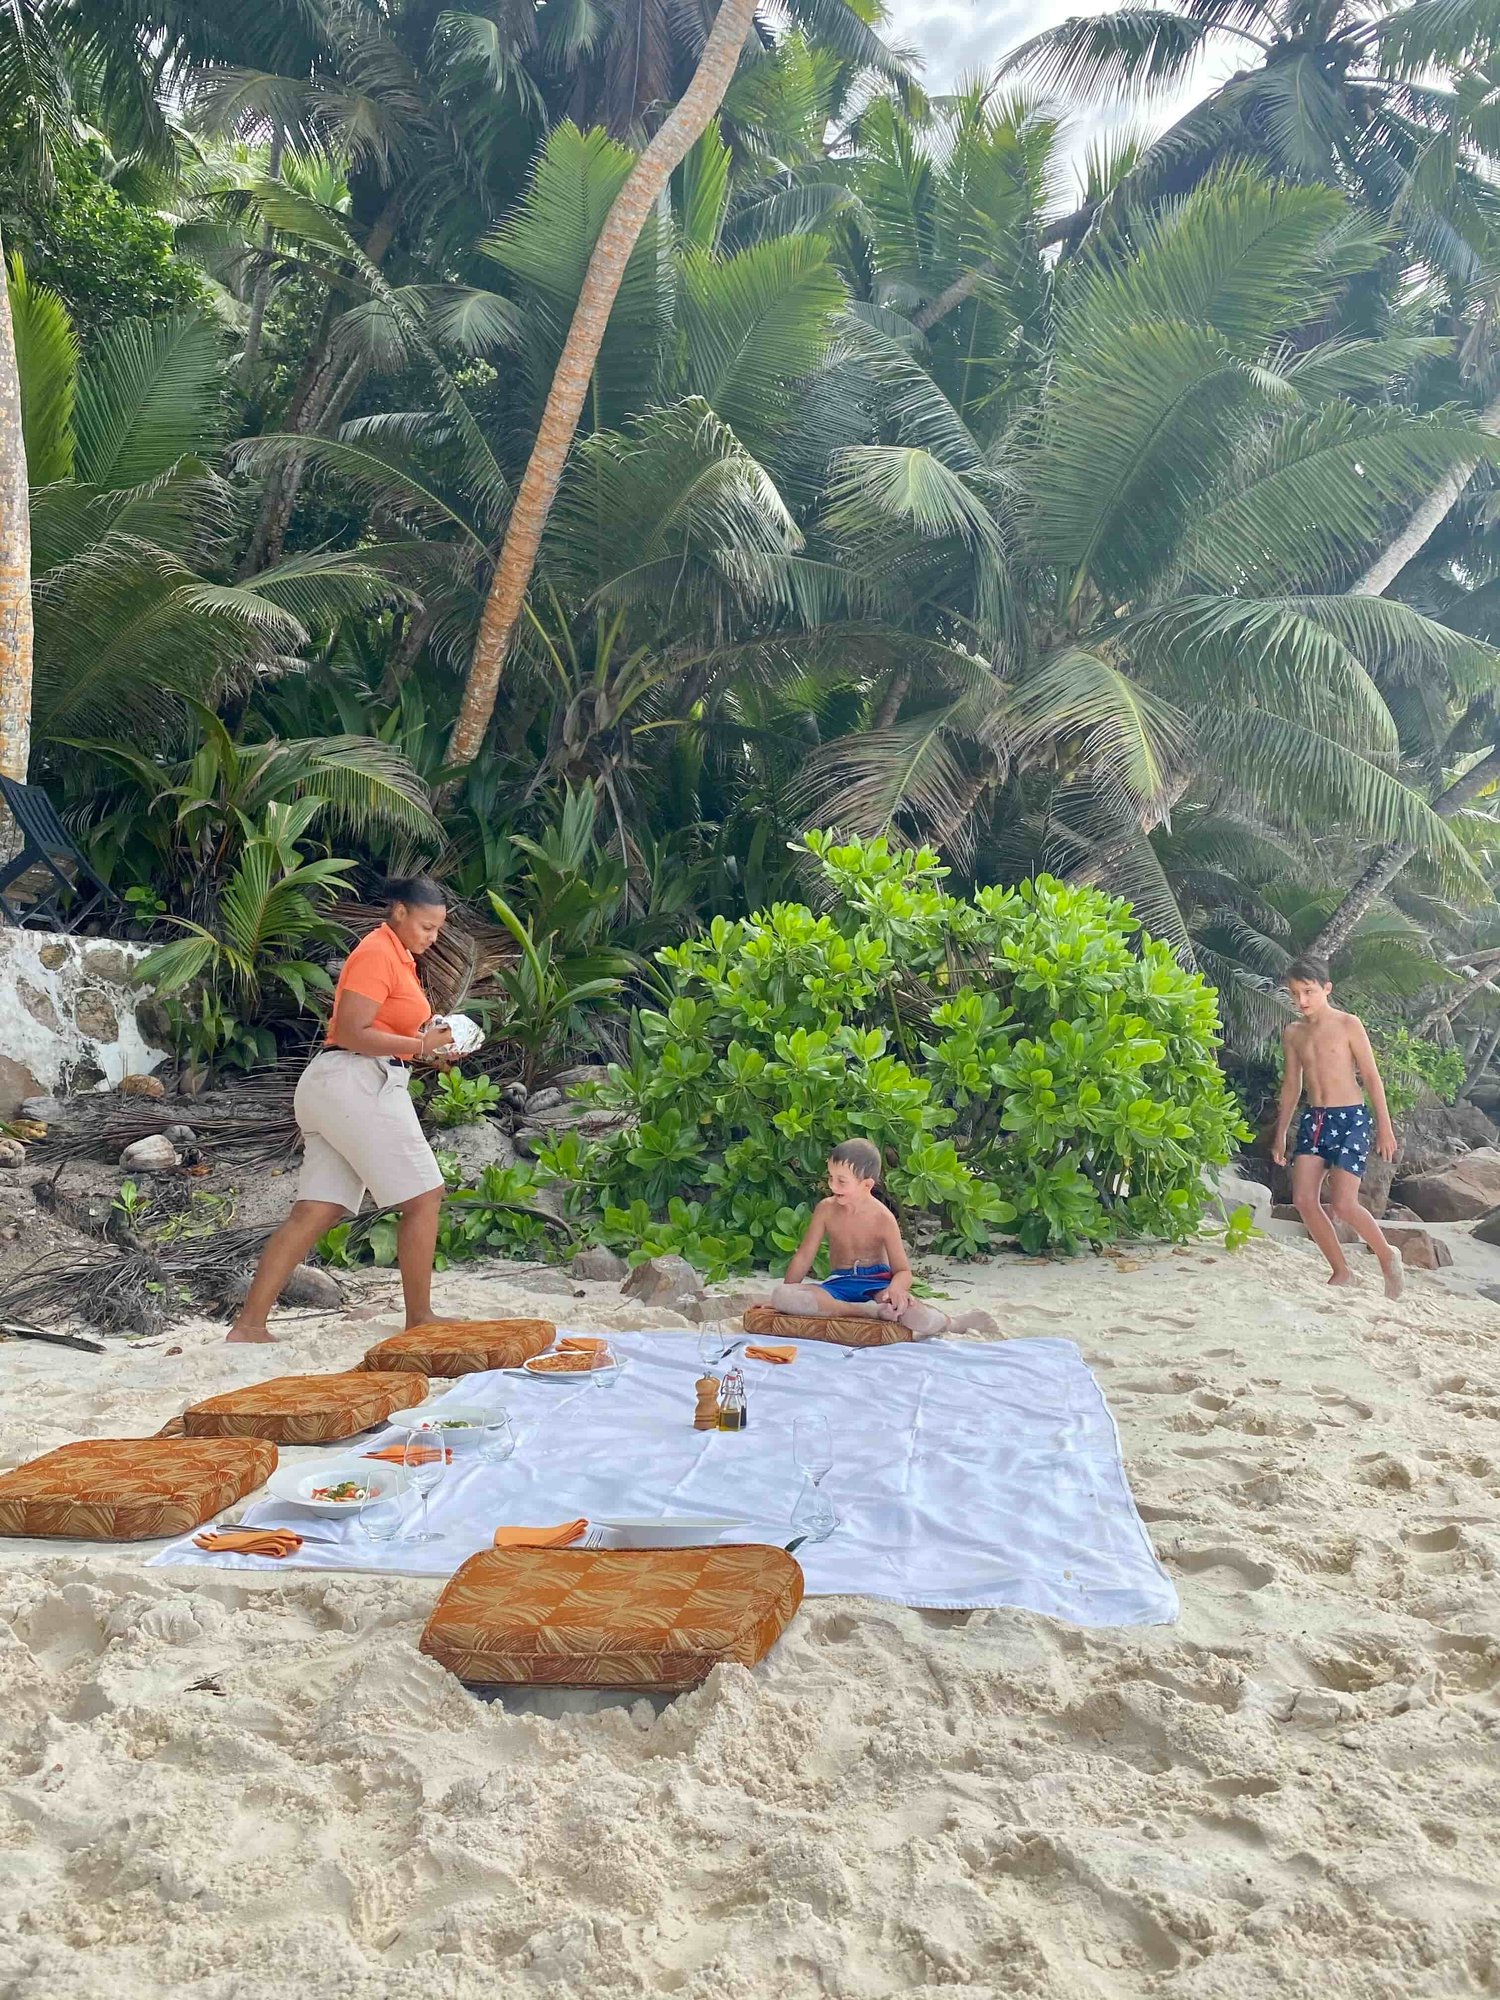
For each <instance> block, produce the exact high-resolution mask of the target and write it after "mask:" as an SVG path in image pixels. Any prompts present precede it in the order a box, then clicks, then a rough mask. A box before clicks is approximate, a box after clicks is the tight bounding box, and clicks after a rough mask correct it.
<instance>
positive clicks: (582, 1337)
mask: <svg viewBox="0 0 1500 2000" xmlns="http://www.w3.org/2000/svg"><path fill="white" fill-rule="evenodd" d="M608 1345H609V1342H608V1341H607V1340H595V1338H594V1336H593V1335H592V1334H591V1333H568V1334H564V1335H563V1337H562V1339H561V1340H560V1341H559V1342H558V1343H557V1351H558V1353H559V1354H597V1353H598V1352H599V1350H600V1348H601V1347H608Z"/></svg>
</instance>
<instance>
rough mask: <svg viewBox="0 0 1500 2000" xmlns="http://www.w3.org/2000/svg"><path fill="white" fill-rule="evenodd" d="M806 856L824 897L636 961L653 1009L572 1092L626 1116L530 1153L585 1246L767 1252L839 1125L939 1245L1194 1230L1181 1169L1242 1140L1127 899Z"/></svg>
mask: <svg viewBox="0 0 1500 2000" xmlns="http://www.w3.org/2000/svg"><path fill="white" fill-rule="evenodd" d="M806 851H807V853H808V854H809V855H810V856H811V857H812V859H813V860H814V861H815V862H816V864H817V866H818V868H819V871H820V872H821V875H822V878H823V886H824V889H825V891H826V900H827V903H828V905H829V907H828V909H827V911H825V912H824V913H823V914H818V913H816V912H815V911H813V910H811V909H809V908H807V907H806V906H805V905H802V904H786V903H783V904H777V905H775V906H774V907H773V908H772V909H771V910H769V911H765V912H762V913H761V914H760V915H758V916H756V917H753V918H749V919H746V920H744V921H741V922H737V923H730V922H728V921H726V920H725V919H724V918H722V917H721V918H715V920H714V921H713V923H712V924H711V925H710V927H709V930H708V933H707V935H706V936H704V937H702V938H697V939H693V940H691V941H689V942H688V943H685V944H682V945H678V946H674V947H669V948H668V949H666V950H664V951H661V952H659V953H658V954H657V962H658V964H659V965H660V967H661V969H662V975H663V980H664V984H665V989H666V990H665V1002H664V1005H663V1006H662V1007H660V1008H648V1009H643V1010H642V1011H641V1012H640V1013H639V1014H638V1015H637V1017H636V1020H635V1024H634V1031H633V1037H632V1050H631V1059H630V1061H629V1062H628V1063H621V1064H615V1065H612V1066H611V1068H610V1070H609V1080H608V1082H607V1083H604V1084H601V1085H598V1086H595V1087H594V1089H593V1090H592V1091H591V1092H590V1093H589V1095H590V1096H591V1097H592V1098H593V1099H594V1100H595V1101H597V1102H598V1103H600V1104H601V1105H604V1106H608V1107H612V1108H615V1109H619V1110H623V1111H628V1112H630V1113H631V1114H633V1120H634V1122H633V1123H632V1125H631V1126H630V1127H629V1128H627V1129H626V1130H624V1131H622V1132H621V1133H619V1134H618V1135H616V1136H615V1137H613V1138H611V1139H608V1140H605V1141H601V1142H599V1143H598V1144H596V1145H595V1146H593V1147H591V1148H583V1147H581V1146H578V1145H577V1144H576V1142H575V1143H574V1151H573V1155H572V1157H571V1158H570V1159H568V1160H566V1161H565V1160H563V1159H561V1158H559V1157H558V1156H557V1153H556V1149H554V1151H553V1154H552V1155H551V1156H550V1157H549V1156H547V1155H544V1156H543V1157H544V1163H545V1164H547V1165H549V1166H551V1167H553V1168H554V1169H555V1170H562V1171H566V1172H567V1173H568V1175H569V1177H570V1178H573V1179H575V1180H580V1181H582V1182H583V1183H584V1184H585V1185H586V1186H587V1187H588V1189H589V1190H590V1192H591V1193H592V1195H593V1197H594V1199H596V1200H597V1202H598V1204H599V1206H600V1209H601V1210H602V1223H601V1225H600V1230H601V1234H602V1235H603V1236H604V1238H605V1239H606V1240H607V1241H611V1242H614V1243H617V1244H619V1245H620V1246H622V1247H624V1248H626V1249H628V1250H629V1251H630V1252H631V1253H632V1254H634V1255H640V1254H649V1253H650V1251H652V1250H656V1249H665V1248H673V1249H676V1250H678V1251H680V1253H681V1254H682V1255H684V1256H687V1257H689V1258H690V1259H692V1260H693V1261H694V1262H697V1263H699V1264H701V1265H703V1266H705V1267H708V1268H712V1269H714V1270H716V1271H717V1270H738V1269H744V1268H747V1267H748V1266H749V1265H751V1264H752V1263H760V1262H765V1261H768V1260H770V1259H772V1258H775V1257H778V1256H781V1255H785V1254H787V1253H789V1252H790V1251H791V1250H792V1248H793V1247H794V1246H795V1244H796V1242H797V1239H798V1237H799V1235H800V1234H801V1232H802V1230H803V1228H804V1227H805V1226H806V1222H807V1218H808V1215H809V1213H810V1209H811V1205H812V1202H813V1201H814V1200H815V1199H816V1198H817V1193H818V1189H819V1186H820V1183H821V1180H822V1176H823V1171H824V1166H825V1163H826V1160H827V1157H828V1154H829V1152H830V1150H831V1149H832V1148H833V1147H834V1146H835V1145H837V1144H838V1143H839V1142H840V1141H841V1140H843V1139H846V1138H850V1137H853V1136H856V1135H857V1136H860V1137H863V1138H868V1139H871V1140H873V1141H874V1142H875V1144H876V1145H878V1146H879V1147H880V1149H881V1151H882V1154H883V1155H884V1157H885V1160H886V1162H887V1170H886V1175H885V1185H886V1187H887V1190H888V1192H889V1193H890V1195H891V1196H892V1197H893V1198H894V1200H895V1202H896V1204H897V1205H898V1207H899V1208H900V1210H901V1211H902V1212H903V1214H904V1215H905V1216H906V1217H907V1218H908V1220H909V1221H910V1220H911V1219H912V1218H914V1217H917V1216H926V1217H931V1218H933V1219H934V1221H935V1224H936V1227H935V1230H934V1232H933V1235H932V1241H933V1247H935V1248H937V1249H940V1250H944V1251H949V1252H952V1253H955V1254H958V1255H973V1254H975V1253H977V1252H978V1251H980V1250H981V1249H982V1248H983V1247H984V1246H985V1245H986V1244H987V1243H988V1242H989V1241H990V1240H991V1238H992V1237H993V1236H994V1235H995V1234H997V1233H999V1232H1013V1233H1014V1234H1015V1235H1016V1236H1017V1237H1018V1238H1019V1239H1020V1242H1021V1244H1022V1246H1023V1247H1024V1248H1025V1249H1028V1250H1033V1251H1036V1250H1042V1249H1047V1248H1054V1247H1055V1248H1059V1249H1073V1248H1076V1247H1078V1246H1079V1245H1081V1244H1084V1243H1105V1242H1109V1241H1111V1240H1112V1239H1114V1238H1115V1237H1117V1236H1120V1235H1136V1234H1138V1235H1153V1236H1165V1237H1174V1238H1181V1237H1185V1236H1188V1235H1190V1234H1191V1233H1192V1232H1193V1231H1194V1230H1195V1229H1196V1228H1197V1225H1198V1221H1199V1217H1200V1215H1201V1213H1202V1210H1203V1206H1204V1200H1205V1196H1204V1188H1203V1181H1202V1169H1203V1168H1204V1166H1205V1165H1217V1164H1222V1163H1223V1162H1224V1161H1225V1160H1226V1159H1227V1158H1228V1157H1229V1154H1230V1151H1231V1150H1232V1148H1233V1146H1234V1145H1235V1143H1236V1142H1237V1141H1239V1140H1241V1139H1243V1138H1246V1137H1248V1136H1249V1135H1248V1131H1247V1129H1246V1128H1245V1126H1244V1124H1243V1122H1242V1120H1241V1119H1240V1116H1239V1113H1238V1111H1237V1109H1236V1106H1235V1104H1234V1101H1233V1099H1232V1097H1231V1095H1230V1093H1229V1091H1228V1089H1227V1087H1226V1086H1225V1083H1224V1081H1223V1078H1222V1076H1221V1075H1220V1072H1219V1069H1218V1066H1217V1063H1216V1061H1215V1049H1216V1047H1217V1043H1218V1016H1217V1009H1216V1005H1215V1000H1214V995H1213V993H1212V991H1211V989H1210V988H1209V987H1207V986H1206V985H1205V983H1204V982H1203V980H1202V979H1201V978H1199V977H1197V976H1196V975H1194V974H1191V973H1188V972H1185V971H1184V970H1183V969H1182V968H1181V967H1180V966H1179V965H1178V964H1177V962H1176V960H1175V959H1174V958H1173V957H1172V954H1171V953H1170V952H1169V951H1168V949H1167V948H1166V946H1165V945H1163V944H1160V943H1158V942H1156V941H1154V940H1152V939H1150V938H1148V937H1145V936H1143V935H1141V934H1140V933H1139V927H1138V925H1137V924H1136V922H1135V919H1134V918H1133V916H1132V914H1131V912H1130V909H1129V906H1128V905H1127V904H1125V903H1123V902H1120V901H1118V900H1116V899H1113V898H1111V897H1108V896H1106V895H1104V894H1102V893H1101V892H1100V891H1098V890H1095V889H1091V888H1069V887H1066V886H1064V885H1063V884H1062V883H1060V882H1056V881H1053V880H1051V879H1050V878H1047V877H1043V878H1041V879H1039V880H1037V881H1035V882H1028V883H1023V884H1022V885H1021V886H1019V887H1017V888H1013V889H1002V888H985V889H981V890H979V891H978V893H977V894H976V895H975V896H973V897H972V898H960V897H956V896H953V895H950V894H949V893H947V891H946V890H945V889H944V888H943V887H942V883H943V879H944V877H945V876H946V874H947V872H948V871H947V870H946V869H945V868H944V867H943V866H942V865H941V864H940V862H939V860H938V857H937V855H936V854H935V853H934V852H933V851H932V850H931V849H928V848H923V849H920V850H905V851H894V850H892V849H891V847H890V846H889V845H888V843H887V842H886V841H885V840H884V839H876V840H872V841H868V842H861V841H851V842H849V843H847V844H839V843H838V842H837V841H836V840H835V839H834V837H833V836H832V835H829V834H810V835H809V836H808V838H807V844H806ZM663 1216H664V1217H665V1219H664V1220H663V1219H661V1218H663Z"/></svg>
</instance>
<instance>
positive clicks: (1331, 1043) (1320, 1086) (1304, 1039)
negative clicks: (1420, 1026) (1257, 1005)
mask: <svg viewBox="0 0 1500 2000" xmlns="http://www.w3.org/2000/svg"><path fill="white" fill-rule="evenodd" d="M1285 981H1286V988H1287V991H1288V992H1289V993H1290V994H1291V996H1292V1005H1293V1006H1294V1007H1295V1008H1296V1009H1297V1012H1298V1013H1299V1014H1300V1015H1301V1016H1302V1018H1301V1020H1300V1021H1294V1022H1293V1023H1292V1025H1291V1026H1290V1027H1289V1028H1287V1029H1286V1030H1285V1031H1284V1032H1283V1034H1282V1038H1281V1041H1282V1048H1283V1049H1284V1051H1285V1055H1286V1073H1285V1075H1284V1076H1283V1078H1282V1083H1281V1096H1280V1099H1279V1100H1278V1102H1277V1106H1276V1137H1275V1142H1274V1144H1273V1145H1272V1148H1271V1157H1272V1159H1273V1160H1275V1162H1276V1164H1277V1165H1278V1166H1285V1165H1286V1142H1287V1127H1288V1125H1289V1124H1290V1122H1291V1116H1292V1113H1293V1112H1294V1111H1295V1110H1296V1108H1297V1104H1298V1100H1299V1099H1300V1098H1301V1096H1302V1085H1303V1080H1304V1078H1305V1079H1306V1083H1307V1098H1308V1102H1307V1108H1306V1109H1305V1110H1304V1111H1303V1113H1302V1119H1301V1123H1300V1124H1299V1125H1298V1127H1297V1145H1296V1149H1295V1152H1294V1153H1293V1156H1292V1200H1293V1201H1294V1202H1295V1203H1296V1204H1297V1213H1298V1214H1299V1215H1300V1216H1301V1217H1302V1220H1303V1222H1304V1223H1305V1224H1306V1225H1307V1233H1308V1235H1309V1236H1311V1238H1312V1240H1313V1241H1314V1243H1316V1244H1317V1246H1318V1248H1319V1249H1320V1250H1321V1251H1322V1253H1323V1255H1324V1256H1325V1257H1326V1258H1327V1259H1328V1262H1329V1264H1330V1266H1331V1267H1332V1271H1333V1275H1332V1276H1331V1277H1330V1278H1329V1280H1328V1282H1329V1284H1330V1285H1350V1284H1353V1282H1354V1274H1353V1272H1352V1271H1351V1270H1350V1269H1349V1266H1348V1264H1347V1263H1346V1262H1345V1261H1344V1252H1343V1248H1342V1246H1341V1245H1340V1243H1339V1239H1338V1237H1337V1235H1336V1234H1335V1233H1334V1229H1333V1225H1332V1223H1330V1221H1329V1219H1328V1211H1325V1209H1324V1207H1323V1199H1322V1197H1323V1178H1324V1176H1325V1174H1326V1175H1328V1176H1330V1177H1331V1178H1330V1186H1329V1202H1328V1210H1331V1211H1332V1214H1333V1216H1334V1219H1335V1220H1336V1221H1338V1222H1347V1223H1348V1224H1349V1226H1350V1228H1352V1229H1354V1230H1356V1231H1357V1232H1358V1233H1359V1235H1360V1236H1361V1237H1363V1239H1364V1241H1365V1242H1366V1243H1368V1245H1369V1246H1370V1248H1371V1249H1372V1250H1373V1251H1374V1252H1375V1255H1376V1256H1377V1257H1378V1258H1379V1259H1380V1268H1381V1270H1382V1271H1383V1272H1384V1273H1385V1295H1386V1297H1387V1298H1388V1299H1399V1298H1400V1296H1401V1283H1402V1279H1401V1257H1400V1253H1399V1252H1398V1251H1396V1250H1395V1249H1394V1248H1393V1247H1392V1246H1391V1244H1389V1243H1388V1242H1387V1241H1386V1239H1385V1237H1384V1236H1383V1235H1382V1234H1381V1230H1380V1225H1379V1223H1378V1222H1377V1221H1376V1220H1375V1218H1374V1216H1373V1215H1371V1214H1370V1212H1369V1210H1368V1209H1366V1208H1363V1207H1361V1205H1360V1199H1359V1183H1360V1177H1361V1176H1362V1175H1363V1173H1364V1170H1365V1163H1366V1161H1367V1160H1368V1159H1369V1157H1370V1136H1371V1119H1370V1113H1369V1111H1368V1109H1367V1108H1366V1106H1365V1095H1366V1093H1368V1095H1369V1098H1370V1101H1371V1103H1372V1104H1373V1105H1374V1106H1375V1119H1374V1138H1375V1150H1376V1152H1378V1153H1379V1155H1380V1157H1381V1159H1383V1160H1394V1159H1395V1157H1396V1133H1395V1128H1394V1127H1393V1126H1392V1124H1391V1115H1390V1112H1389V1111H1388V1110H1387V1109H1386V1103H1385V1086H1384V1084H1382V1082H1381V1081H1380V1071H1379V1070H1378V1069H1377V1068H1376V1065H1375V1052H1374V1050H1373V1049H1372V1048H1371V1047H1370V1037H1369V1036H1368V1034H1366V1032H1365V1024H1364V1022H1363V1021H1361V1020H1360V1018H1359V1016H1358V1015H1357V1014H1346V1013H1345V1012H1344V1011H1343V1009H1342V1008H1341V1007H1335V1006H1334V1005H1333V987H1332V982H1331V981H1330V979H1329V977H1328V967H1327V966H1326V965H1325V964H1324V963H1323V961H1322V959H1320V958H1294V959H1293V960H1292V962H1291V964H1290V965H1289V966H1288V967H1287V969H1286V973H1285ZM1361 1084H1363V1086H1364V1089H1363V1090H1361V1088H1360V1086H1361Z"/></svg>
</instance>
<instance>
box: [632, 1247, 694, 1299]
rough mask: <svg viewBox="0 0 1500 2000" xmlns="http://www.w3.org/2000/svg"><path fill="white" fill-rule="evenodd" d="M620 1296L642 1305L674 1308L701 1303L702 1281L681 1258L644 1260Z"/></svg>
mask: <svg viewBox="0 0 1500 2000" xmlns="http://www.w3.org/2000/svg"><path fill="white" fill-rule="evenodd" d="M624 1292H625V1296H626V1298H627V1299H637V1300H639V1301H640V1303H641V1304H642V1305H647V1306H674V1307H676V1306H678V1305H679V1303H680V1302H683V1301H688V1300H692V1299H701V1298H702V1296H703V1280H702V1279H701V1278H700V1277H699V1276H698V1273H697V1272H696V1271H695V1270H694V1269H693V1267H692V1265H691V1264H690V1263H689V1262H688V1261H687V1259H686V1258H685V1257H648V1258H647V1260H646V1262H645V1263H644V1264H637V1265H636V1267H635V1269H634V1270H633V1271H632V1272H631V1274H630V1276H629V1277H628V1278H627V1279H626V1280H625V1284H624Z"/></svg>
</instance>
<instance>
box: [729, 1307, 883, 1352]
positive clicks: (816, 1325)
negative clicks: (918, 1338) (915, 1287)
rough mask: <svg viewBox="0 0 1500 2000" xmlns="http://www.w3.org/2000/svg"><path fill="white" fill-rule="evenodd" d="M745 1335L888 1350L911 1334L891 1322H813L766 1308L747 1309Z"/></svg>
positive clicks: (844, 1320) (857, 1320)
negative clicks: (821, 1341)
mask: <svg viewBox="0 0 1500 2000" xmlns="http://www.w3.org/2000/svg"><path fill="white" fill-rule="evenodd" d="M744 1327H745V1331H746V1333H754V1334H771V1335H772V1336H774V1338H775V1339H777V1340H832V1341H836V1342H837V1343H838V1345H839V1346H840V1347H889V1346H891V1345H892V1343H893V1342H895V1341H898V1340H910V1339H911V1334H910V1333H909V1332H908V1330H907V1329H906V1328H905V1327H904V1326H902V1325H901V1323H900V1321H899V1320H894V1319H856V1318H854V1317H852V1316H851V1317H850V1318H848V1319H813V1318H811V1317H808V1318H806V1319H804V1318H803V1316H802V1314H801V1313H779V1312H773V1311H772V1309H771V1308H770V1306H749V1307H747V1308H746V1311H745V1319H744Z"/></svg>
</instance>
